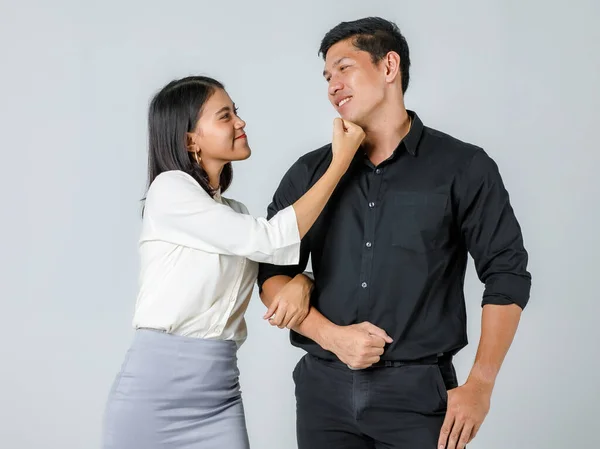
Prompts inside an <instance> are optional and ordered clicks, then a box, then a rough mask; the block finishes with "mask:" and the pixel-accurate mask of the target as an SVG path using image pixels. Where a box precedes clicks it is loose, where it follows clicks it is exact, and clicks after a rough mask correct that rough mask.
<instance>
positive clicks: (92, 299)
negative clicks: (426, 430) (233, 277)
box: [0, 0, 600, 449]
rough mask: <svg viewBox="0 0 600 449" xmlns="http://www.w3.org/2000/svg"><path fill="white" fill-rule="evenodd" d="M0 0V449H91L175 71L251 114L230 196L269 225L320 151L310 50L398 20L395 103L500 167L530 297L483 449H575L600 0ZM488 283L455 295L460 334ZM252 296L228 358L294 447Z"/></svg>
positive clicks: (588, 406) (583, 440) (277, 437)
mask: <svg viewBox="0 0 600 449" xmlns="http://www.w3.org/2000/svg"><path fill="white" fill-rule="evenodd" d="M166 4H167V2H161V1H119V2H116V1H104V2H81V1H59V0H56V1H52V2H42V1H37V2H27V1H19V2H17V1H7V0H2V2H1V3H0V5H1V6H0V51H1V53H0V56H1V58H0V61H1V67H2V70H1V71H0V127H1V134H0V142H1V149H2V175H1V176H0V182H1V187H2V189H1V192H2V197H1V200H2V203H1V204H2V221H1V226H2V232H1V235H2V251H1V254H2V267H1V268H2V269H1V276H2V281H1V286H2V293H1V301H2V307H1V314H0V328H1V332H2V335H1V338H0V351H1V352H0V356H1V357H0V361H1V366H0V446H1V447H3V448H11V449H12V448H19V449H34V448H35V449H37V448H57V449H58V448H61V449H84V448H95V447H98V445H99V436H100V422H101V415H102V410H103V406H104V401H105V398H106V395H107V392H108V389H109V387H110V384H111V382H112V379H113V376H114V375H115V373H116V372H117V370H118V368H119V365H120V363H121V360H122V357H123V355H124V352H125V350H126V348H127V346H128V345H129V341H130V338H131V336H132V331H131V329H130V322H131V315H132V312H133V306H134V301H135V296H136V286H137V270H138V258H137V252H136V244H137V238H138V232H139V229H140V216H139V212H140V208H139V206H140V203H139V201H138V200H139V199H140V198H141V196H142V195H143V193H144V184H145V170H146V154H145V152H146V129H145V126H146V110H147V104H148V100H149V98H150V96H151V95H152V94H153V92H154V91H155V90H156V89H158V88H159V87H160V86H162V85H163V84H164V83H166V82H167V81H169V80H171V79H172V78H175V77H181V76H185V75H188V74H209V75H212V76H215V77H217V78H219V79H221V80H222V81H223V82H225V84H226V85H227V87H228V89H229V92H230V94H231V95H232V97H233V99H234V101H235V102H236V103H237V104H238V105H239V106H240V114H241V115H242V116H243V118H244V119H245V120H246V121H247V123H248V126H247V132H248V135H249V141H250V143H251V146H252V148H253V151H254V152H253V156H252V158H251V159H250V160H248V161H246V162H243V163H239V164H236V165H235V180H234V184H233V187H232V188H231V190H230V192H229V195H230V196H232V197H234V198H237V199H239V200H241V201H243V202H245V203H246V204H247V205H248V207H249V209H250V211H251V212H252V213H253V214H255V215H264V214H265V209H266V206H267V204H268V203H269V201H270V198H271V195H272V194H273V192H274V190H275V188H276V186H277V184H278V182H279V180H280V178H281V176H282V175H283V173H284V172H285V170H286V169H287V168H288V167H289V166H290V164H292V162H294V161H295V160H296V158H298V157H299V156H300V155H301V154H303V153H305V152H307V151H309V150H312V149H314V148H316V147H318V146H320V145H322V144H324V143H326V142H327V141H328V139H329V137H330V134H331V121H332V118H333V117H334V111H333V109H332V108H331V106H330V105H329V103H328V101H327V91H326V83H325V82H324V81H323V79H322V77H321V70H322V67H323V65H322V61H321V60H320V59H319V58H318V57H317V54H316V53H317V49H318V46H319V42H320V39H321V37H322V36H323V34H324V33H325V32H326V31H327V30H328V29H329V28H331V27H332V26H334V25H336V24H337V23H338V22H339V21H342V20H352V19H356V18H360V17H363V16H367V15H381V16H384V17H386V18H389V19H392V20H395V21H397V23H398V24H399V25H400V27H401V30H402V32H403V33H405V35H406V37H407V39H408V42H409V45H410V49H411V59H412V63H413V66H412V69H411V79H412V83H411V86H410V88H409V91H408V95H407V106H408V107H409V108H411V109H414V110H416V111H417V112H418V113H419V115H420V116H421V118H422V119H423V121H424V122H425V123H426V124H427V125H429V126H432V127H434V128H438V129H440V130H442V131H445V132H448V133H450V134H452V135H454V136H456V137H458V138H460V139H462V140H466V141H470V142H473V143H475V144H478V145H480V146H482V147H484V148H485V149H486V150H487V151H488V152H489V154H490V155H492V157H493V158H494V159H495V160H496V161H497V162H498V165H499V166H500V169H501V172H502V174H503V176H504V179H505V182H506V184H507V186H508V189H509V191H510V193H511V198H512V202H513V205H514V208H515V210H516V213H517V215H518V218H519V219H520V222H521V224H522V228H523V232H524V235H525V243H526V246H527V249H528V250H529V251H530V254H531V259H530V261H531V262H530V269H531V272H532V274H533V290H532V298H531V302H530V306H529V308H528V310H527V311H526V313H525V314H524V317H523V321H522V324H521V328H520V329H519V332H518V334H517V338H516V341H515V343H514V345H513V348H512V350H511V352H510V353H509V356H508V358H507V360H506V362H505V365H504V367H503V369H502V371H501V375H500V378H499V380H498V383H497V386H496V389H495V393H494V396H493V401H492V409H491V412H490V414H489V415H488V418H487V421H486V422H485V425H484V427H483V428H482V430H481V432H480V434H479V436H478V437H477V439H476V441H475V442H474V443H473V444H472V445H471V447H472V448H473V449H475V448H486V449H501V448H502V449H503V448H507V447H510V448H528V449H529V448H543V449H554V448H556V449H558V448H561V449H562V448H565V447H568V448H583V447H592V444H593V443H594V442H596V441H597V437H596V435H597V427H596V426H597V425H598V419H599V418H600V416H599V415H600V413H599V412H598V410H599V408H598V401H599V399H600V390H599V388H598V379H599V378H600V374H599V371H600V364H599V362H598V359H599V356H600V354H599V351H598V344H599V343H600V333H599V331H598V324H597V323H598V314H599V313H600V305H599V304H600V298H599V294H598V281H597V278H596V276H597V275H598V268H599V263H598V256H599V254H600V244H599V238H598V232H599V229H600V219H599V218H600V215H599V212H598V209H599V207H600V199H599V198H600V178H599V177H598V173H599V169H598V166H599V164H600V156H599V150H598V138H597V128H598V125H597V122H598V117H599V113H598V111H599V108H600V98H599V93H598V76H599V72H600V62H599V56H598V54H599V53H600V49H599V42H600V31H599V30H600V28H599V27H598V22H599V18H600V7H599V6H598V3H597V2H595V1H593V0H589V1H585V0H577V1H576V0H573V1H571V2H570V3H568V2H564V1H563V2H556V1H554V2H547V1H533V0H531V1H523V0H520V1H516V0H496V1H491V0H488V1H480V0H469V1H456V2H445V1H437V2H433V1H418V2H416V1H410V2H409V1H397V0H396V1H378V2H375V1H366V0H361V1H353V0H352V1H351V0H345V1H343V2H341V1H339V2H338V1H335V2H334V1H323V0H322V1H320V2H317V1H307V0H303V1H296V2H293V3H292V2H281V1H277V2H276V1H254V2H242V1H239V2H233V1H223V2H222V3H220V4H219V3H218V2H216V1H211V2H202V1H193V2H192V1H186V2H183V1H173V2H171V5H170V6H169V7H167V6H166ZM481 292H482V286H481V285H480V284H479V282H478V281H477V279H476V277H475V275H474V271H473V269H472V266H470V267H469V275H468V279H467V284H466V294H467V298H468V311H469V332H470V341H471V344H470V345H469V346H468V347H467V349H465V350H464V351H463V352H462V353H461V354H460V356H459V357H458V359H457V366H458V371H459V374H460V379H461V380H464V379H465V376H466V375H467V373H468V369H469V367H470V365H471V362H472V360H473V357H474V352H475V349H476V344H477V341H478V338H479V324H480V306H479V304H480V297H481ZM263 310H264V309H263V307H262V304H261V303H260V301H259V300H258V297H257V296H255V298H254V300H253V303H252V305H251V306H250V308H249V311H248V315H247V318H248V325H249V330H250V337H249V339H248V341H247V343H246V344H245V345H244V346H243V347H242V349H241V351H240V354H239V357H240V369H241V372H242V375H241V382H242V384H243V385H242V386H243V392H244V398H245V403H246V410H247V419H248V425H249V431H250V438H251V441H252V444H253V447H254V448H261V449H270V448H273V449H275V448H277V449H280V448H295V447H296V445H295V430H294V413H295V409H294V407H295V406H294V398H293V384H292V380H291V371H292V368H293V365H294V364H295V362H296V360H297V359H298V358H299V357H300V355H301V353H300V351H297V350H295V349H293V348H291V346H290V345H289V343H288V336H287V332H284V331H280V330H278V329H272V328H270V327H269V326H268V325H267V324H266V323H265V322H263V321H262V320H261V315H262V314H263Z"/></svg>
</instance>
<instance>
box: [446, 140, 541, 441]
mask: <svg viewBox="0 0 600 449" xmlns="http://www.w3.org/2000/svg"><path fill="white" fill-rule="evenodd" d="M457 184H458V185H457V196H458V205H457V212H458V221H459V223H460V225H461V231H462V235H463V238H464V241H465V243H466V245H467V248H468V250H469V252H470V254H471V256H472V257H473V260H474V262H475V269H476V271H477V275H478V277H479V279H480V280H481V281H482V282H483V283H484V284H485V292H484V294H483V300H482V307H483V310H482V321H481V338H480V340H479V346H478V349H477V355H476V357H475V362H474V364H473V368H472V369H471V372H470V374H469V377H468V378H467V381H466V382H465V384H464V385H462V386H461V387H458V388H456V389H454V390H450V391H449V392H448V411H447V413H446V419H445V420H444V424H443V425H442V430H441V432H440V439H439V444H438V446H439V447H440V448H441V447H446V448H448V449H455V448H459V449H462V448H464V447H465V445H466V444H467V443H468V442H470V441H471V440H472V439H473V438H474V437H475V435H476V434H477V432H478V431H479V428H480V427H481V424H482V423H483V420H484V419H485V417H486V415H487V413H488V411H489V407H490V399H491V395H492V390H493V387H494V384H495V381H496V377H497V376H498V372H499V371H500V367H501V366H502V363H503V361H504V358H505V356H506V354H507V352H508V350H509V348H510V346H511V344H512V341H513V339H514V336H515V333H516V331H517V327H518V324H519V320H520V317H521V311H522V309H523V308H525V306H526V304H527V302H528V300H529V292H530V288H531V275H530V274H529V272H528V271H527V260H528V255H527V252H526V250H525V248H524V246H523V238H522V235H521V229H520V226H519V224H518V222H517V219H516V217H515V215H514V212H513V210H512V207H511V205H510V200H509V195H508V192H507V191H506V189H505V188H504V184H503V182H502V178H501V176H500V173H499V171H498V167H497V166H496V164H495V163H494V161H493V160H492V159H491V158H490V157H489V156H488V155H487V154H486V153H485V152H484V151H483V150H479V151H478V152H477V153H476V154H475V155H474V156H473V159H472V161H471V164H470V166H469V167H468V168H467V169H466V170H465V171H464V172H463V173H462V175H461V176H459V178H458V182H457Z"/></svg>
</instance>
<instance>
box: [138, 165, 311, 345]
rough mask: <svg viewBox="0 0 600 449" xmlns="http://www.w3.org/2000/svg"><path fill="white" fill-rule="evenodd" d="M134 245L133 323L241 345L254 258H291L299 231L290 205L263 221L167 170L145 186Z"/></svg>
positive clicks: (287, 261) (286, 261)
mask: <svg viewBox="0 0 600 449" xmlns="http://www.w3.org/2000/svg"><path fill="white" fill-rule="evenodd" d="M139 248H140V256H141V272H140V280H139V281H140V289H139V294H138V297H137V301H136V307H135V315H134V319H133V326H134V327H135V328H153V329H159V330H164V331H166V332H168V333H173V334H178V335H185V336H189V337H197V338H208V339H220V340H234V341H236V342H237V343H238V345H241V344H242V343H243V341H244V340H245V339H246V335H247V331H246V323H245V321H244V312H245V311H246V308H247V307H248V302H249V300H250V297H251V295H252V290H253V288H254V283H255V282H256V276H257V273H258V264H257V262H266V263H272V264H276V265H294V264H297V263H298V261H299V257H300V235H299V232H298V225H297V222H296V214H295V212H294V208H293V207H292V206H289V207H287V208H285V209H283V210H281V211H280V212H279V213H278V214H277V215H275V216H274V217H273V218H272V219H271V220H268V221H267V220H266V219H264V218H254V217H252V216H250V215H248V209H247V208H246V206H244V205H243V204H242V203H240V202H238V201H234V200H231V199H226V198H223V197H221V196H220V195H219V194H217V195H216V197H215V198H212V197H211V196H210V195H209V194H208V193H206V191H205V190H204V189H203V188H202V187H200V185H199V184H198V183H197V182H196V181H195V180H194V178H192V177H191V176H190V175H188V174H187V173H185V172H182V171H178V170H173V171H167V172H163V173H161V174H160V175H158V176H157V177H156V179H155V180H154V181H153V182H152V184H151V186H150V188H149V189H148V193H147V196H146V203H145V207H144V218H143V223H142V233H141V238H140V247H139Z"/></svg>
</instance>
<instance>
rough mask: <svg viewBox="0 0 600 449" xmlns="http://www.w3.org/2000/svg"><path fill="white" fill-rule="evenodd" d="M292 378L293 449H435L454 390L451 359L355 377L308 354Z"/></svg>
mask: <svg viewBox="0 0 600 449" xmlns="http://www.w3.org/2000/svg"><path fill="white" fill-rule="evenodd" d="M293 376H294V382H295V384H296V420H297V421H296V431H297V438H298V449H338V448H339V449H342V448H343V449H384V448H385V449H436V448H437V442H438V438H439V434H440V429H441V427H442V423H443V421H444V416H445V413H446V406H447V399H448V395H447V390H448V389H451V388H455V387H456V386H457V379H456V372H455V370H454V367H453V366H452V361H451V359H446V360H440V361H439V362H435V361H431V362H425V363H418V364H394V365H392V366H378V367H371V368H368V369H365V370H356V371H355V370H351V369H349V368H348V367H347V366H346V365H344V364H342V363H340V362H339V361H336V362H332V361H326V360H322V359H319V358H316V357H314V356H311V355H308V354H307V355H305V356H304V357H303V358H302V359H301V360H300V362H298V365H296V368H295V369H294V374H293Z"/></svg>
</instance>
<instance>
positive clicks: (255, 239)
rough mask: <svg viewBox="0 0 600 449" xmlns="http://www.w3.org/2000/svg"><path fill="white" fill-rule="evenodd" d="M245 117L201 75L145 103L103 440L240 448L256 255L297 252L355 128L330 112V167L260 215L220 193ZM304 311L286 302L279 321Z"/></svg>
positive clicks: (293, 319)
mask: <svg viewBox="0 0 600 449" xmlns="http://www.w3.org/2000/svg"><path fill="white" fill-rule="evenodd" d="M244 126H245V123H244V121H243V120H242V119H241V118H240V117H239V116H238V115H237V110H236V108H235V106H234V104H233V102H232V101H231V99H230V98H229V96H228V95H227V92H226V91H225V89H224V87H223V85H222V84H221V83H219V82H218V81H216V80H214V79H211V78H207V77H199V76H194V77H188V78H184V79H181V80H177V81H173V82H171V83H169V84H168V85H167V86H165V87H164V88H163V89H162V90H161V91H160V92H158V94H156V96H155V97H154V99H153V100H152V102H151V104H150V111H149V182H148V185H149V187H148V192H147V195H146V201H145V206H144V213H143V224H142V232H141V238H140V255H141V274H140V290H139V294H138V298H137V302H136V308H135V316H134V319H133V324H134V327H135V328H136V329H137V330H136V333H135V337H134V340H133V343H132V345H131V347H130V349H129V351H128V353H127V355H126V358H125V361H124V362H123V365H122V368H121V371H120V373H119V375H118V376H117V378H116V380H115V382H114V385H113V388H112V390H111V393H110V396H109V400H108V404H107V409H106V414H105V423H104V435H103V438H104V448H105V449H109V448H112V449H132V448H140V449H141V448H143V449H152V448H177V449H182V448H186V449H189V448H195V449H196V448H197V449H205V448H206V449H208V448H219V449H221V448H227V449H238V448H239V449H244V448H247V447H248V436H247V433H246V425H245V418H244V410H243V405H242V399H241V395H240V390H239V384H238V368H237V359H236V351H237V348H238V347H239V346H240V345H241V344H242V342H243V341H244V340H245V338H246V326H245V322H244V312H245V311H246V308H247V305H248V301H249V299H250V296H251V293H252V289H253V286H254V283H255V280H256V275H257V271H258V268H257V262H267V263H274V264H278V265H282V264H283V265H292V264H297V263H298V260H299V246H300V239H301V238H302V237H303V236H304V235H305V234H306V233H307V232H308V230H309V229H310V227H311V226H312V225H313V223H314V222H315V220H316V219H317V217H318V216H319V214H320V213H321V211H322V210H323V208H324V206H325V204H326V202H327V200H328V199H329V197H330V196H331V194H332V192H333V190H334V188H335V186H336V185H337V183H338V181H339V180H340V178H341V177H342V175H343V174H344V172H345V171H346V170H347V168H348V167H349V165H350V162H351V160H352V158H353V157H354V154H355V153H356V150H357V149H358V147H359V146H360V144H361V142H362V140H363V138H364V132H363V131H362V129H360V128H359V127H358V126H356V125H354V124H351V123H349V122H346V123H345V125H344V124H343V122H342V121H341V119H336V121H335V122H334V133H333V143H332V162H331V164H330V167H329V169H328V170H327V172H326V173H325V174H324V175H323V176H322V177H321V179H320V180H319V181H318V182H317V183H316V184H315V185H314V186H313V187H312V188H311V189H310V190H309V191H308V192H307V193H306V194H305V195H304V196H303V197H301V198H300V199H298V200H297V201H296V202H295V203H293V204H292V205H291V206H289V207H288V208H286V209H284V210H282V211H281V212H279V213H278V214H277V215H276V216H274V217H273V218H272V219H271V220H269V221H267V220H265V219H263V218H254V217H251V216H250V215H248V210H247V209H246V207H245V206H244V205H243V204H241V203H239V202H237V201H234V200H231V199H226V198H224V197H222V196H221V194H222V193H223V192H224V191H225V190H226V189H227V187H229V184H230V183H231V179H232V169H231V162H232V161H239V160H244V159H247V158H248V157H249V156H250V148H249V146H248V140H247V137H246V134H245V133H244ZM306 312H307V311H306V310H301V308H298V307H297V308H295V309H294V307H291V308H288V310H287V311H286V321H287V322H288V323H289V324H288V326H289V327H293V326H294V325H295V324H297V323H298V322H299V320H300V319H302V318H303V317H304V316H306Z"/></svg>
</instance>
